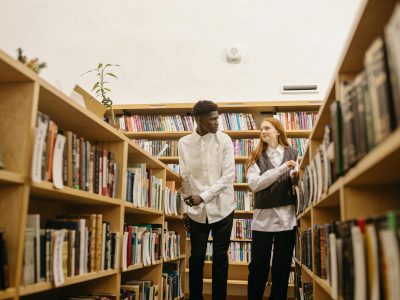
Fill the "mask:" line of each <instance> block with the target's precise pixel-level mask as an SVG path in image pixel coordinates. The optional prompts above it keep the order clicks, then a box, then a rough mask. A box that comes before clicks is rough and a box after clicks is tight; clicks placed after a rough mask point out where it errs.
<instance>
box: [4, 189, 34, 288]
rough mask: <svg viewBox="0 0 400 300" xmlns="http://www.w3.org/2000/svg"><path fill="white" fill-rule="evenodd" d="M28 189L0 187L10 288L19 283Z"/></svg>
mask: <svg viewBox="0 0 400 300" xmlns="http://www.w3.org/2000/svg"><path fill="white" fill-rule="evenodd" d="M28 197H29V187H27V186H25V185H0V212H1V214H0V228H2V229H3V230H4V239H5V241H6V250H7V257H8V269H9V279H10V286H11V287H17V286H18V285H19V283H20V278H21V269H22V258H23V248H24V235H25V223H26V212H27V207H28Z"/></svg>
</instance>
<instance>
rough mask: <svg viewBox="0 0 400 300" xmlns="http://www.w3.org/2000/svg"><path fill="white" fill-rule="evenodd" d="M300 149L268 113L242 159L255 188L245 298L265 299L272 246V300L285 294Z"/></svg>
mask: <svg viewBox="0 0 400 300" xmlns="http://www.w3.org/2000/svg"><path fill="white" fill-rule="evenodd" d="M297 155H298V152H297V150H296V149H294V148H292V147H290V146H289V143H288V141H287V138H286V132H285V129H284V128H283V126H282V124H281V122H280V121H279V120H276V119H274V118H266V119H264V120H263V122H262V123H261V134H260V141H259V144H258V145H257V147H256V149H255V150H254V151H253V152H252V153H251V155H250V158H249V160H248V162H247V163H246V172H247V180H248V183H249V186H250V188H251V189H252V191H253V192H254V214H253V222H252V245H251V262H250V264H249V277H248V299H250V300H261V299H263V295H264V289H265V285H266V283H267V279H268V274H269V269H270V260H271V251H272V246H273V258H272V288H271V295H270V298H269V299H270V300H284V299H286V294H287V287H288V280H289V274H290V269H291V263H292V256H293V249H294V244H295V234H296V212H295V196H294V195H293V192H292V184H293V180H295V179H296V177H297V172H296V171H294V170H293V168H294V167H295V165H296V160H297Z"/></svg>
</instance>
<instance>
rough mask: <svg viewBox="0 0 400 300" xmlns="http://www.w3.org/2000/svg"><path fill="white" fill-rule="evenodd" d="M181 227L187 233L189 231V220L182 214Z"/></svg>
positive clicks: (186, 215)
mask: <svg viewBox="0 0 400 300" xmlns="http://www.w3.org/2000/svg"><path fill="white" fill-rule="evenodd" d="M183 227H184V228H185V230H186V231H187V232H189V231H190V218H189V216H188V214H183Z"/></svg>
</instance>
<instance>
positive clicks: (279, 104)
mask: <svg viewBox="0 0 400 300" xmlns="http://www.w3.org/2000/svg"><path fill="white" fill-rule="evenodd" d="M215 103H216V104H218V106H219V110H220V111H221V112H225V111H226V112H228V111H246V112H253V111H254V112H260V111H267V112H272V111H274V110H278V111H279V110H282V111H292V110H297V111H299V110H300V109H303V110H305V111H317V110H318V109H319V107H320V105H321V104H322V100H321V101H319V100H310V101H264V102H215ZM193 105H194V103H170V104H124V105H113V109H114V111H115V112H116V113H117V114H122V113H123V112H124V111H129V112H131V113H133V112H134V113H146V114H153V113H154V112H164V113H174V114H175V113H179V112H191V110H192V108H193Z"/></svg>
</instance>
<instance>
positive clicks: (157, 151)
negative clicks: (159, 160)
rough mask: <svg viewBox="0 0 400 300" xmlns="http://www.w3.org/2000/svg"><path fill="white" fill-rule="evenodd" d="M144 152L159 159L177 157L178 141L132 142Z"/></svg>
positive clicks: (143, 140)
mask: <svg viewBox="0 0 400 300" xmlns="http://www.w3.org/2000/svg"><path fill="white" fill-rule="evenodd" d="M133 141H134V142H135V143H137V144H138V145H139V146H140V147H142V148H143V149H144V150H145V151H147V152H148V153H150V154H151V155H153V156H157V157H161V156H166V157H177V156H178V141H177V140H166V141H163V140H145V139H139V140H133Z"/></svg>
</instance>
